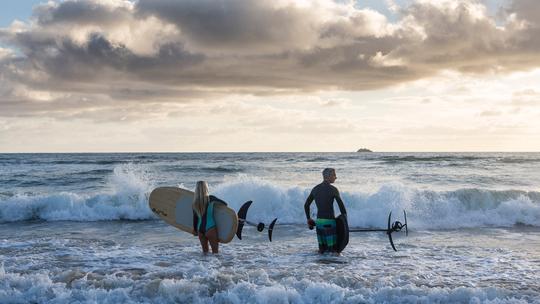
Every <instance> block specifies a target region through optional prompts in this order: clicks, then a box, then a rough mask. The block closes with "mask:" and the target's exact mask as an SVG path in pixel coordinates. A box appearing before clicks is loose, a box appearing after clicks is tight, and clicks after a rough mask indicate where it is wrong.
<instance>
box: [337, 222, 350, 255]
mask: <svg viewBox="0 0 540 304" xmlns="http://www.w3.org/2000/svg"><path fill="white" fill-rule="evenodd" d="M336 234H337V251H338V252H342V251H343V250H344V249H345V247H347V244H349V224H348V223H347V217H346V216H344V215H343V214H340V215H339V216H338V217H336Z"/></svg>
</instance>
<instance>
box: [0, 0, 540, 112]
mask: <svg viewBox="0 0 540 304" xmlns="http://www.w3.org/2000/svg"><path fill="white" fill-rule="evenodd" d="M390 4H391V6H392V11H393V12H395V13H396V14H397V16H398V19H397V21H390V20H388V19H387V18H386V17H385V16H384V15H383V14H381V13H378V12H376V11H374V10H371V9H359V8H356V7H355V6H354V5H353V4H351V3H349V2H345V3H343V2H334V1H330V0H316V1H293V0H279V1H251V0H229V1H225V0H183V1H173V0H139V1H137V2H135V1H127V0H67V1H62V2H52V1H49V2H48V3H46V4H42V5H39V6H37V7H36V8H35V10H34V15H33V17H32V20H31V21H30V22H28V23H24V24H21V23H20V22H19V23H14V24H12V25H11V26H10V27H7V28H3V29H0V43H1V44H2V45H3V48H2V49H0V90H1V91H2V92H3V94H2V97H0V109H1V110H2V111H0V113H1V114H0V115H8V116H9V115H38V114H39V115H42V114H43V113H44V112H43V111H48V112H56V113H58V112H63V113H64V114H67V113H68V112H71V113H75V112H76V113H79V112H85V111H93V109H95V108H96V107H99V108H102V109H106V108H109V109H110V110H111V111H115V110H116V109H118V107H121V106H122V105H126V106H132V105H134V104H137V103H143V104H144V103H174V102H176V103H186V102H208V101H211V100H214V99H216V98H221V97H223V96H226V95H227V94H236V93H238V94H252V95H260V96H262V95H276V94H299V93H301V92H314V91H320V90H373V89H379V88H384V87H388V86H393V85H397V84H402V83H407V82H409V81H413V80H419V79H424V78H427V77H431V76H434V75H437V74H439V73H441V72H443V71H448V70H453V71H457V72H460V73H472V74H482V73H507V72H512V71H518V70H527V69H531V68H537V67H538V66H539V65H540V52H539V51H540V32H539V31H540V23H539V22H540V21H539V20H540V18H539V13H538V12H539V11H540V3H538V2H537V1H533V0H514V1H512V2H511V3H510V4H509V5H508V6H507V7H505V9H504V18H505V19H504V20H503V21H504V22H502V24H501V23H497V22H496V20H495V17H493V16H490V15H489V13H488V11H487V9H486V7H485V6H484V5H483V4H482V3H481V2H478V1H475V0H443V1H436V2H433V1H423V0H422V1H416V2H413V3H412V4H410V5H408V6H404V7H398V6H397V5H396V4H395V3H393V2H390ZM6 47H7V49H6ZM6 50H7V51H6ZM14 88H24V89H25V90H28V91H29V92H40V94H41V95H40V94H38V95H36V94H29V95H28V94H27V95H25V96H22V95H21V94H19V93H20V92H19V93H17V92H16V91H15V90H14ZM47 94H48V95H47ZM40 96H41V97H40ZM43 96H49V97H48V98H49V99H48V100H42V99H43V98H42V97H43ZM40 98H41V99H40ZM81 100H87V102H81ZM112 117H114V115H112Z"/></svg>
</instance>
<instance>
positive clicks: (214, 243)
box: [206, 228, 219, 253]
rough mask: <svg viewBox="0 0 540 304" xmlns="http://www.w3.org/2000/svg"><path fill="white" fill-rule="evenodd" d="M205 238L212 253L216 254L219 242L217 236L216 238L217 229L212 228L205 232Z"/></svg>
mask: <svg viewBox="0 0 540 304" xmlns="http://www.w3.org/2000/svg"><path fill="white" fill-rule="evenodd" d="M206 238H207V239H208V241H210V247H212V253H218V251H219V241H218V236H217V229H216V228H212V229H210V230H208V231H206ZM207 246H208V245H207ZM207 248H208V247H207ZM207 250H208V249H207Z"/></svg>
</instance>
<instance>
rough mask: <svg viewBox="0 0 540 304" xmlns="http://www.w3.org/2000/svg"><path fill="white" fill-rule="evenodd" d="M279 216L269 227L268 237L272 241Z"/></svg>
mask: <svg viewBox="0 0 540 304" xmlns="http://www.w3.org/2000/svg"><path fill="white" fill-rule="evenodd" d="M276 221H277V217H276V218H275V219H274V220H273V221H272V222H271V223H270V226H269V227H268V239H270V242H271V241H272V232H273V231H274V225H275V224H276Z"/></svg>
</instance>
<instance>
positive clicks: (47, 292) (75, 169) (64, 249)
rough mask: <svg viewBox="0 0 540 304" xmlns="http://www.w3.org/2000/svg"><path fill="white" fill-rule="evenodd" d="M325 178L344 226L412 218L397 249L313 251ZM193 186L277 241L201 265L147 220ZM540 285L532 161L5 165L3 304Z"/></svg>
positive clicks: (460, 293)
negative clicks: (156, 193) (161, 203)
mask: <svg viewBox="0 0 540 304" xmlns="http://www.w3.org/2000/svg"><path fill="white" fill-rule="evenodd" d="M326 167H333V168H335V169H336V172H337V180H336V182H335V184H334V185H335V186H336V187H337V188H338V189H339V190H340V193H341V196H342V198H343V200H344V202H345V206H346V208H347V211H348V220H349V225H350V226H351V227H354V228H385V227H386V224H387V218H388V214H389V212H392V215H393V220H399V221H401V222H404V218H403V210H406V211H407V220H408V230H409V235H408V236H405V233H403V232H396V233H394V234H393V237H394V243H395V245H396V248H397V249H398V251H397V252H395V251H393V250H392V249H391V247H390V244H389V242H388V238H387V236H386V234H385V233H384V232H359V233H351V234H350V241H349V245H348V247H347V248H346V249H345V251H344V252H343V254H342V256H340V257H333V256H327V255H319V254H317V253H316V251H317V241H316V236H315V232H314V231H312V230H309V229H307V227H306V225H305V215H304V209H303V205H304V201H305V199H306V197H307V196H308V194H309V192H310V190H311V188H312V187H313V186H315V185H316V184H318V183H320V182H321V180H322V176H321V171H322V170H323V169H324V168H326ZM198 180H205V181H207V182H208V183H209V186H210V191H211V193H212V194H213V195H215V196H217V197H219V198H221V199H223V200H225V201H226V202H227V203H228V204H229V206H230V207H231V208H233V209H235V210H238V209H239V208H240V206H241V205H242V204H243V203H244V202H246V201H248V200H252V201H253V204H252V206H251V208H250V210H249V213H248V220H250V221H253V222H264V223H267V224H268V223H269V222H270V221H272V220H273V219H274V218H278V221H277V224H276V226H275V229H274V235H273V241H272V242H269V241H268V237H267V235H266V233H265V232H263V233H259V232H258V231H257V230H256V228H254V227H250V226H248V227H245V228H244V232H243V235H242V236H243V237H242V240H239V239H235V240H233V241H232V242H231V243H228V244H222V245H221V246H220V254H219V255H215V256H214V255H203V254H202V253H201V248H200V245H199V242H198V239H197V238H195V237H193V236H192V235H190V234H188V233H185V232H182V231H180V230H177V229H176V228H174V227H171V226H169V225H167V224H166V223H164V222H163V221H161V220H159V219H158V218H157V217H156V216H155V215H154V214H153V213H152V212H151V211H150V209H149V208H148V196H149V194H150V192H151V191H152V189H154V188H156V187H160V186H178V187H183V188H187V189H190V190H193V189H194V187H195V183H196V182H197V181H198ZM312 212H313V213H314V212H315V206H314V204H313V205H312ZM336 213H339V212H338V209H337V204H336ZM539 282H540V153H101V154H0V303H540V283H539Z"/></svg>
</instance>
